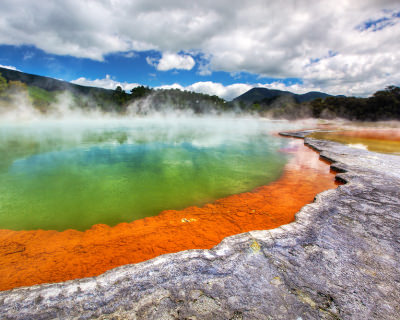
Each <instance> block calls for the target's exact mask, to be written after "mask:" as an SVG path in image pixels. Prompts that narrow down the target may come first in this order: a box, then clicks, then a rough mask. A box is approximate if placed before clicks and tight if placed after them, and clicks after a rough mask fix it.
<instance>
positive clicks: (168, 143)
mask: <svg viewBox="0 0 400 320" xmlns="http://www.w3.org/2000/svg"><path fill="white" fill-rule="evenodd" d="M287 129H294V125H293V124H288V123H285V122H276V121H275V122H274V121H266V120H258V119H251V118H247V119H246V118H231V119H226V118H186V117H184V118H136V119H135V118H131V119H125V120H121V119H108V120H105V119H93V120H90V119H84V120H83V119H75V120H53V121H49V120H48V121H35V122H30V123H13V124H4V123H3V124H0V154H1V158H0V181H1V183H0V229H11V230H32V229H45V230H58V231H62V230H66V229H75V230H86V229H89V228H90V227H91V226H93V225H95V224H99V223H102V224H107V225H109V226H114V225H116V224H118V223H121V222H131V221H133V220H137V219H141V218H144V217H148V216H154V215H156V214H158V213H160V212H161V211H163V210H167V209H183V208H185V207H187V206H191V205H203V204H205V203H209V202H213V201H215V200H216V199H218V198H222V197H225V196H228V195H232V194H237V193H241V192H245V191H249V190H252V189H253V188H255V187H257V186H260V185H266V184H268V183H270V182H271V181H274V180H276V179H277V178H278V177H279V176H280V175H281V173H282V170H283V167H284V165H285V163H286V161H287V155H286V154H285V153H282V152H280V151H279V149H281V148H284V147H285V146H286V145H287V143H288V140H287V139H283V138H279V137H276V136H272V135H271V134H270V133H271V132H277V131H282V130H287Z"/></svg>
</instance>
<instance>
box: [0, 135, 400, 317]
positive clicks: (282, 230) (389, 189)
mask: <svg viewBox="0 0 400 320" xmlns="http://www.w3.org/2000/svg"><path fill="white" fill-rule="evenodd" d="M302 135H303V134H301V133H300V134H298V136H302ZM305 143H306V144H308V145H310V146H311V147H313V148H315V149H316V150H318V151H320V152H321V156H322V157H323V158H326V159H329V160H330V161H332V162H333V163H332V166H333V167H334V168H335V169H336V170H337V171H339V172H341V173H339V174H338V175H337V177H338V179H340V180H342V181H344V182H346V184H344V185H341V186H339V187H338V188H336V189H331V190H328V191H325V192H322V193H320V194H319V195H318V196H317V197H316V199H315V201H314V202H313V203H311V204H309V205H306V206H305V207H303V208H302V209H301V210H300V212H299V213H298V214H297V215H296V221H295V222H293V223H291V224H288V225H284V226H282V227H279V228H276V229H272V230H262V231H251V232H247V233H243V234H239V235H234V236H231V237H228V238H225V239H224V240H223V241H222V242H221V243H220V244H219V245H217V246H216V247H214V248H213V249H211V250H188V251H183V252H179V253H174V254H167V255H163V256H160V257H157V258H155V259H152V260H148V261H146V262H143V263H139V264H135V265H125V266H122V267H119V268H115V269H113V270H110V271H108V272H106V273H104V274H102V275H100V276H97V277H93V278H85V279H80V280H73V281H68V282H65V283H57V284H46V285H39V286H33V287H26V288H20V289H14V290H12V291H4V292H1V293H0V315H1V318H2V319H71V318H76V319H90V318H99V319H399V318H400V304H399V301H400V273H399V270H400V191H399V190H400V158H399V157H398V156H395V155H385V154H378V153H373V152H369V151H365V150H359V149H353V148H349V147H347V146H344V145H341V144H339V143H336V142H331V141H322V140H315V139H310V138H306V139H305Z"/></svg>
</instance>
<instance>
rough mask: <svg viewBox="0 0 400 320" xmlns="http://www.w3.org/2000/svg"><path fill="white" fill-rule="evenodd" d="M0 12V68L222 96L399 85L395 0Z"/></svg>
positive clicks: (67, 1)
mask: <svg viewBox="0 0 400 320" xmlns="http://www.w3.org/2000/svg"><path fill="white" fill-rule="evenodd" d="M0 12H1V14H0V65H1V66H6V67H8V68H16V69H17V70H21V71H24V72H28V73H34V74H40V75H45V76H50V77H54V78H58V79H63V80H67V81H72V82H74V83H79V84H83V85H94V86H101V87H105V88H113V89H114V88H115V87H116V86H117V85H121V86H122V87H123V88H125V89H126V90H129V89H131V88H132V87H134V86H137V85H138V84H143V85H148V86H151V87H176V88H182V89H188V90H193V91H198V92H204V93H209V94H216V95H219V96H221V97H223V98H225V99H228V100H229V99H232V98H233V97H235V96H237V95H239V94H241V93H243V92H245V91H247V90H248V89H250V88H251V87H254V86H263V87H267V88H274V89H282V90H290V91H293V92H296V93H304V92H307V91H311V90H316V91H324V92H327V93H330V94H346V95H356V96H368V95H370V94H372V93H373V92H375V91H376V90H379V89H383V88H384V87H386V86H388V85H400V40H399V39H400V2H399V1H398V0H394V1H392V0H335V1H332V0H282V1H276V0H240V1H239V0H202V1H187V0H169V1H167V0H135V1H133V0H97V1H91V0H85V1H83V0H53V1H50V0H43V1H31V0H1V1H0Z"/></svg>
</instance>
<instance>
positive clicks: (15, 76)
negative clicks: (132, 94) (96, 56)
mask: <svg viewBox="0 0 400 320" xmlns="http://www.w3.org/2000/svg"><path fill="white" fill-rule="evenodd" d="M0 74H1V75H2V76H3V77H4V78H5V79H7V81H20V82H22V83H25V84H26V85H27V86H33V87H37V88H40V89H43V90H46V91H50V92H53V91H71V92H74V93H77V94H86V95H87V94H90V93H95V92H96V93H105V94H109V95H111V94H112V93H113V91H114V90H109V89H103V88H96V87H86V86H81V85H78V84H74V83H71V82H67V81H62V80H57V79H53V78H49V77H44V76H38V75H34V74H29V73H25V72H21V71H16V70H10V69H5V68H1V67H0Z"/></svg>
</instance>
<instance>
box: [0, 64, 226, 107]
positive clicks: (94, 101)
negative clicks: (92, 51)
mask: <svg viewBox="0 0 400 320" xmlns="http://www.w3.org/2000/svg"><path fill="white" fill-rule="evenodd" d="M66 92H67V93H68V94H69V95H70V99H69V105H70V107H71V108H81V109H84V110H94V109H96V110H101V111H104V112H117V113H120V114H124V113H127V112H131V111H133V112H135V113H138V114H148V113H151V112H153V111H156V112H164V113H168V112H171V111H172V110H186V111H190V112H193V113H215V112H217V113H220V112H223V111H226V110H227V108H229V107H230V105H228V104H227V103H226V101H225V100H223V99H221V98H219V97H217V96H210V95H207V94H201V93H195V92H189V91H181V90H178V89H168V90H163V89H157V90H156V89H152V88H149V87H144V86H139V87H136V88H133V89H132V90H131V91H130V92H125V91H124V90H122V88H121V87H119V86H118V87H117V88H115V90H109V89H103V88H96V87H86V86H80V85H76V84H73V83H70V82H66V81H61V80H57V79H52V78H48V77H43V76H38V75H33V74H27V73H24V72H20V71H15V70H9V69H5V68H0V113H1V112H2V111H4V110H8V111H9V110H11V109H12V108H13V107H16V106H17V105H16V104H17V103H18V102H17V100H18V99H16V98H17V97H21V96H24V97H27V99H28V101H29V102H30V103H31V104H32V106H33V107H34V108H35V109H37V110H39V111H40V112H42V113H48V112H52V110H54V108H57V104H59V103H60V102H61V99H64V96H63V94H64V93H66ZM64 101H65V99H64Z"/></svg>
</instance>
